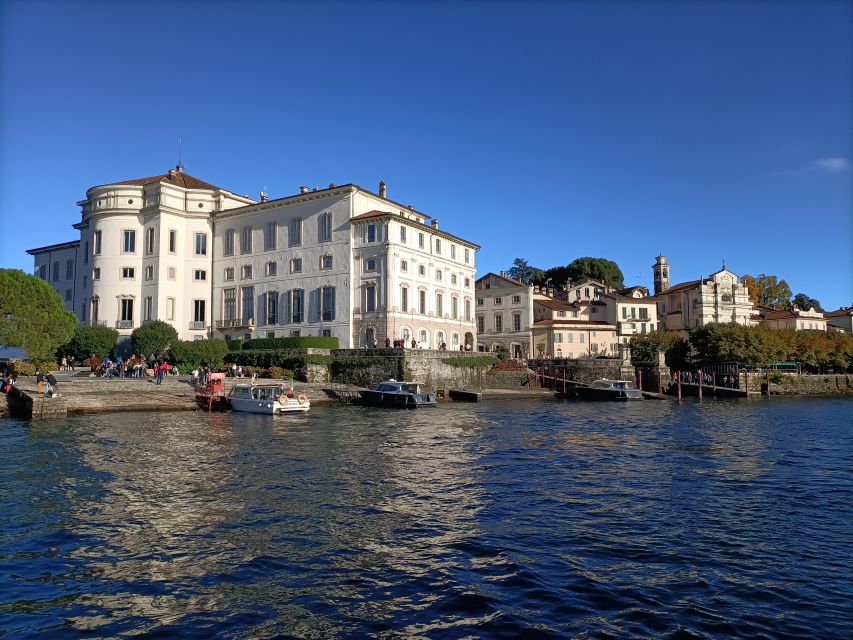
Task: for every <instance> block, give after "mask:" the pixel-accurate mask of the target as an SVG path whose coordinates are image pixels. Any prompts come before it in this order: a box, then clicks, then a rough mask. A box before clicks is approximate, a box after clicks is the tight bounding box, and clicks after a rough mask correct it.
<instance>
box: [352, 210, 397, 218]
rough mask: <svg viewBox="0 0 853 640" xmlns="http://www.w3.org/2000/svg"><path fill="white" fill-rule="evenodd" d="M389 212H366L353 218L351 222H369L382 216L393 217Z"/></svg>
mask: <svg viewBox="0 0 853 640" xmlns="http://www.w3.org/2000/svg"><path fill="white" fill-rule="evenodd" d="M393 215H394V214H393V213H391V212H390V211H368V212H367V213H362V214H360V215H357V216H355V217H353V218H352V219H353V220H370V219H371V218H381V217H382V216H393Z"/></svg>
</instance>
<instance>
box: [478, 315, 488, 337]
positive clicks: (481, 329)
mask: <svg viewBox="0 0 853 640" xmlns="http://www.w3.org/2000/svg"><path fill="white" fill-rule="evenodd" d="M485 332H486V319H485V318H484V317H483V316H477V333H485Z"/></svg>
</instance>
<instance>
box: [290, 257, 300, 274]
mask: <svg viewBox="0 0 853 640" xmlns="http://www.w3.org/2000/svg"><path fill="white" fill-rule="evenodd" d="M290 273H302V258H293V259H292V260H291V261H290Z"/></svg>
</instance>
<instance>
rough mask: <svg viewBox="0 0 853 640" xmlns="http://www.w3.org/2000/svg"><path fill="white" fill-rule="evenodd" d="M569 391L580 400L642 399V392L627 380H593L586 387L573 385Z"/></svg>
mask: <svg viewBox="0 0 853 640" xmlns="http://www.w3.org/2000/svg"><path fill="white" fill-rule="evenodd" d="M571 393H574V394H576V395H577V397H578V398H580V399H581V400H617V401H626V400H642V399H643V392H642V391H640V390H639V389H636V388H635V387H634V383H633V382H631V381H629V380H608V379H607V378H601V379H599V380H594V381H593V382H591V383H590V385H589V386H588V387H581V386H579V387H575V388H574V389H572V390H571Z"/></svg>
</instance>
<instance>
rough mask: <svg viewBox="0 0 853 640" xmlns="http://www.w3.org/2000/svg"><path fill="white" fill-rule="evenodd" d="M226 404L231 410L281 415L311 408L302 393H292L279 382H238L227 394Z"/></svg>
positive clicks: (291, 390) (306, 397)
mask: <svg viewBox="0 0 853 640" xmlns="http://www.w3.org/2000/svg"><path fill="white" fill-rule="evenodd" d="M228 404H230V405H231V409H232V410H233V411H245V412H247V413H263V414H266V415H272V416H277V415H282V414H284V413H304V412H306V411H308V409H310V408H311V402H310V401H309V400H308V396H306V395H305V394H304V393H300V394H294V393H293V389H288V388H286V387H284V386H283V385H280V384H260V383H251V382H246V383H240V384H236V385H234V387H233V388H232V389H231V392H230V393H229V394H228Z"/></svg>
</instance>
